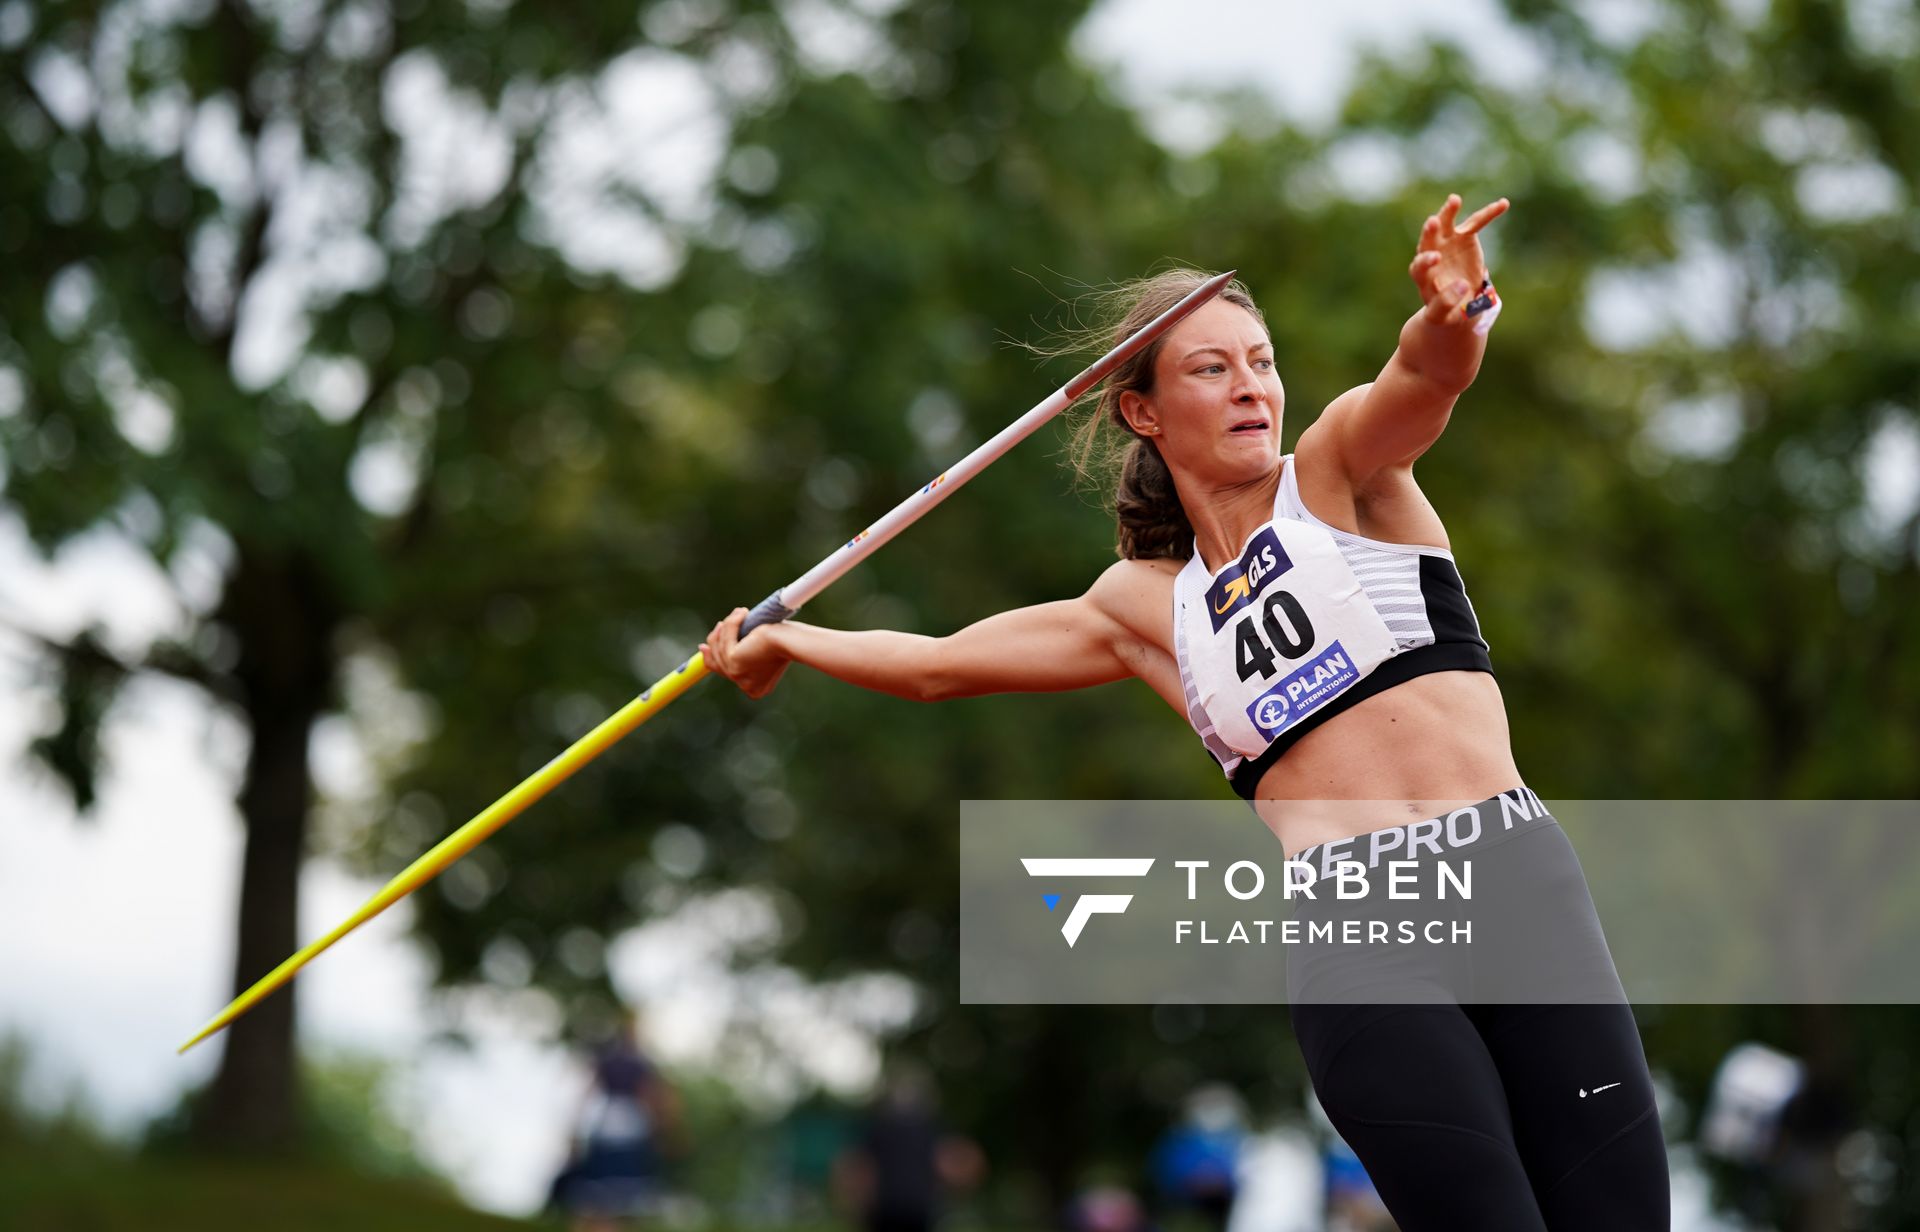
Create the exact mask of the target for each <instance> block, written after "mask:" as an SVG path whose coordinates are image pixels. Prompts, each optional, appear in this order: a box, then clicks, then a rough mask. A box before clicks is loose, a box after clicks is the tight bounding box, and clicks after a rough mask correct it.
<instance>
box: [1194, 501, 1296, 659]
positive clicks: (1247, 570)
mask: <svg viewBox="0 0 1920 1232" xmlns="http://www.w3.org/2000/svg"><path fill="white" fill-rule="evenodd" d="M1291 568H1293V558H1292V557H1290V556H1288V555H1287V550H1286V549H1285V548H1283V547H1281V546H1280V536H1279V535H1278V534H1276V533H1275V532H1274V529H1273V527H1271V526H1269V527H1267V528H1265V529H1264V530H1262V531H1261V532H1260V533H1259V534H1257V535H1255V536H1254V537H1253V542H1251V543H1249V544H1247V550H1246V551H1244V552H1242V553H1240V559H1239V560H1238V561H1236V562H1235V563H1233V564H1231V565H1228V566H1227V567H1226V568H1225V569H1222V570H1221V571H1220V572H1219V574H1217V575H1216V576H1215V577H1214V580H1213V583H1212V584H1211V585H1209V586H1208V587H1207V607H1208V609H1209V611H1208V613H1207V615H1208V618H1209V619H1210V620H1212V621H1213V631H1214V632H1215V633H1218V632H1220V629H1221V627H1222V626H1223V625H1225V624H1226V623H1227V620H1228V618H1230V617H1231V616H1232V615H1233V614H1234V613H1235V612H1237V611H1239V610H1240V609H1241V608H1243V607H1245V606H1247V604H1249V603H1252V602H1253V601H1254V600H1255V599H1257V598H1259V597H1260V592H1261V591H1262V590H1264V589H1266V585H1267V583H1268V582H1271V581H1272V580H1273V579H1275V578H1277V577H1279V576H1280V575H1281V574H1283V573H1285V572H1286V571H1287V570H1289V569H1291Z"/></svg>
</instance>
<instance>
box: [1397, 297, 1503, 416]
mask: <svg viewBox="0 0 1920 1232" xmlns="http://www.w3.org/2000/svg"><path fill="white" fill-rule="evenodd" d="M1486 353H1487V339H1486V336H1485V335H1483V334H1476V333H1474V332H1473V329H1472V327H1471V326H1470V325H1468V324H1466V323H1465V322H1464V321H1456V320H1454V319H1452V318H1451V317H1450V318H1449V319H1448V320H1447V321H1445V322H1440V321H1435V320H1434V319H1433V318H1432V317H1430V316H1428V315H1427V311H1426V309H1424V308H1423V309H1421V310H1420V311H1419V312H1416V313H1414V314H1413V317H1412V318H1411V319H1410V320H1409V321H1408V322H1407V323H1406V324H1405V325H1404V326H1402V327H1401V329H1400V358H1401V360H1402V362H1404V363H1405V364H1406V365H1407V367H1409V368H1411V369H1412V370H1413V371H1415V372H1417V373H1419V374H1420V375H1421V376H1422V377H1425V378H1426V379H1427V380H1428V381H1429V382H1431V383H1432V384H1434V385H1436V386H1439V387H1440V388H1441V389H1444V390H1446V391H1448V392H1450V393H1453V394H1456V395H1458V394H1460V393H1463V392H1465V390H1466V388H1467V386H1469V385H1471V384H1473V378H1474V377H1475V376H1477V375H1478V374H1479V372H1480V360H1481V359H1482V358H1483V357H1484V356H1485V355H1486Z"/></svg>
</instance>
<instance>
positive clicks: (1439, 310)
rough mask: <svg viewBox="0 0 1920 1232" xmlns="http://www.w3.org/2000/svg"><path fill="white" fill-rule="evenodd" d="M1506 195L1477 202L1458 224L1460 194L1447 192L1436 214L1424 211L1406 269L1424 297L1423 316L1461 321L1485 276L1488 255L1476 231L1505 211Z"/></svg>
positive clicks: (1450, 322) (1446, 321)
mask: <svg viewBox="0 0 1920 1232" xmlns="http://www.w3.org/2000/svg"><path fill="white" fill-rule="evenodd" d="M1507 204H1508V203H1507V199H1506V198H1505V197H1502V198H1500V199H1499V200H1498V201H1495V202H1494V203H1493V204H1491V205H1484V206H1481V207H1480V209H1478V210H1476V211H1475V212H1474V214H1473V215H1472V217H1470V218H1468V219H1467V220H1466V221H1465V222H1463V223H1460V224H1459V225H1458V226H1456V225H1454V219H1456V218H1458V217H1459V216H1460V196H1459V194H1457V193H1452V194H1449V195H1448V197H1447V203H1446V204H1445V205H1443V206H1441V207H1440V212H1439V213H1438V214H1433V215H1430V216H1428V218H1427V223H1426V225H1425V226H1423V227H1421V228H1420V247H1419V250H1418V251H1417V252H1415V253H1414V257H1413V264H1412V265H1409V266H1408V267H1407V273H1408V275H1409V276H1411V277H1412V278H1413V282H1414V285H1415V286H1417V287H1419V288H1420V298H1421V299H1423V300H1425V301H1426V305H1427V316H1428V318H1429V319H1431V320H1433V321H1435V322H1442V323H1447V324H1455V325H1457V324H1460V323H1462V322H1464V321H1466V319H1467V312H1466V309H1467V305H1468V304H1469V303H1471V302H1472V300H1473V298H1474V297H1475V296H1477V295H1479V294H1480V284H1481V283H1483V282H1485V281H1486V278H1487V259H1486V256H1485V255H1484V254H1482V253H1481V251H1480V231H1481V229H1482V228H1484V227H1485V226H1486V225H1487V224H1488V223H1490V222H1492V221H1493V220H1494V219H1496V218H1498V217H1500V215H1502V214H1504V213H1506V212H1507Z"/></svg>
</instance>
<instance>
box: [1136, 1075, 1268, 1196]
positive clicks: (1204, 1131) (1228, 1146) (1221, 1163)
mask: <svg viewBox="0 0 1920 1232" xmlns="http://www.w3.org/2000/svg"><path fill="white" fill-rule="evenodd" d="M1246 1126H1247V1117H1246V1109H1245V1107H1244V1105H1243V1104H1242V1103H1241V1101H1240V1097H1239V1095H1237V1094H1236V1093H1235V1092H1234V1091H1233V1089H1232V1088H1231V1087H1228V1086H1224V1085H1221V1084H1218V1083H1214V1084H1209V1085H1207V1086H1203V1087H1199V1088H1197V1089H1196V1090H1194V1092H1193V1093H1192V1094H1191V1095H1189V1096H1187V1103H1186V1107H1185V1109H1184V1110H1183V1111H1182V1114H1181V1118H1180V1121H1179V1123H1178V1124H1176V1125H1174V1126H1173V1127H1172V1128H1171V1129H1169V1130H1168V1131H1167V1132H1166V1133H1165V1134H1164V1135H1162V1137H1161V1139H1160V1141H1159V1143H1158V1145H1156V1146H1155V1147H1154V1148H1153V1183H1154V1188H1155V1189H1156V1190H1157V1191H1158V1193H1159V1197H1160V1202H1161V1205H1162V1206H1163V1207H1164V1208H1165V1209H1166V1210H1167V1211H1168V1212H1170V1213H1172V1212H1181V1213H1188V1214H1192V1215H1196V1216H1198V1217H1199V1218H1200V1219H1201V1220H1202V1221H1203V1222H1204V1223H1205V1225H1206V1226H1207V1227H1209V1228H1215V1229H1223V1228H1225V1227H1226V1226H1227V1219H1228V1217H1229V1216H1230V1215H1232V1213H1233V1199H1234V1195H1235V1194H1237V1193H1238V1192H1239V1189H1240V1182H1239V1167H1240V1151H1241V1149H1242V1148H1243V1147H1244V1146H1245V1145H1246V1138H1247V1128H1246Z"/></svg>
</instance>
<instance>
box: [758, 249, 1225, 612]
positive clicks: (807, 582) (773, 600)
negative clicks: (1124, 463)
mask: <svg viewBox="0 0 1920 1232" xmlns="http://www.w3.org/2000/svg"><path fill="white" fill-rule="evenodd" d="M1236 272H1237V271H1234V270H1228V271H1227V272H1226V273H1224V274H1216V275H1214V276H1213V277H1212V278H1209V279H1207V280H1206V281H1205V282H1203V283H1201V284H1200V285H1199V286H1197V287H1195V288H1194V289H1193V290H1192V291H1190V292H1188V293H1187V295H1186V296H1185V298H1183V299H1181V301H1180V302H1179V303H1177V304H1175V305H1174V306H1173V307H1171V308H1169V309H1167V310H1166V311H1165V312H1163V313H1161V314H1160V315H1159V316H1157V317H1155V318H1154V319H1153V320H1151V321H1149V322H1147V323H1146V324H1145V325H1143V326H1141V327H1140V328H1139V329H1138V330H1136V331H1134V333H1133V335H1132V336H1131V337H1130V338H1128V339H1127V340H1126V341H1124V342H1122V343H1121V344H1120V345H1119V346H1117V347H1115V348H1113V350H1111V351H1108V352H1107V353H1106V354H1105V355H1103V356H1101V357H1100V358H1099V359H1097V360H1095V361H1094V362H1093V363H1092V364H1090V365H1088V366H1087V368H1086V369H1085V370H1084V371H1082V372H1081V373H1080V375H1079V376H1076V377H1074V378H1073V379H1072V380H1071V381H1068V382H1067V383H1066V384H1065V385H1062V386H1061V387H1060V388H1059V389H1056V390H1055V391H1053V393H1052V394H1050V395H1048V396H1047V398H1046V399H1045V400H1044V401H1042V402H1041V403H1040V404H1039V405H1037V406H1035V407H1034V408H1033V409H1032V410H1030V411H1028V412H1027V413H1026V414H1024V415H1022V416H1021V417H1020V418H1018V419H1016V420H1014V421H1013V422H1012V423H1010V424H1008V425H1007V426H1006V427H1004V428H1002V429H1000V431H998V432H996V433H994V434H993V436H992V437H990V438H989V439H988V440H987V441H985V442H984V443H983V444H981V445H980V446H979V447H978V448H977V449H975V450H974V451H973V452H972V453H970V454H968V455H967V456H966V457H964V458H962V459H960V460H959V461H958V462H956V463H954V464H953V465H952V466H950V467H948V468H947V469H946V470H944V471H941V472H940V473H939V474H938V475H936V476H934V477H933V480H932V481H931V482H930V483H928V484H927V486H926V487H924V488H921V489H920V490H919V491H918V492H915V493H914V494H913V495H911V496H909V497H907V499H905V500H903V501H901V502H900V503H899V504H897V505H895V506H894V507H893V508H892V509H891V510H889V511H888V512H887V514H886V516H884V517H882V518H881V519H880V520H879V521H877V522H875V523H874V524H873V525H871V526H869V527H867V529H865V530H863V531H861V532H860V533H859V534H857V535H855V536H854V537H853V538H851V539H849V540H847V541H846V543H845V544H843V545H842V546H840V547H839V548H836V549H835V550H834V551H833V552H831V553H830V554H828V556H827V557H826V559H824V560H822V561H821V562H820V563H819V564H817V565H815V566H814V567H813V568H811V569H809V570H807V571H806V572H805V573H803V574H801V575H800V576H799V577H798V578H795V579H794V580H793V581H792V582H789V583H788V584H787V585H785V586H782V587H781V588H780V589H779V590H776V591H774V592H773V593H772V594H770V595H768V596H767V597H766V598H764V599H762V600H761V601H760V602H759V603H758V604H756V605H755V606H754V609H753V611H751V612H749V613H748V614H747V618H746V620H745V621H743V622H742V623H741V625H740V636H741V637H745V636H746V635H747V634H749V633H751V632H752V631H753V630H754V629H756V628H758V627H759V626H761V625H764V624H773V623H775V622H777V621H782V620H785V619H787V618H788V617H790V616H792V615H794V614H795V613H797V612H798V611H799V610H800V609H801V608H802V607H804V606H806V604H807V602H808V601H809V600H811V599H812V598H813V597H814V596H815V595H817V594H819V593H820V592H821V591H823V590H825V589H826V588H827V587H829V586H831V585H833V583H835V582H837V581H839V580H840V577H841V575H842V574H844V573H846V572H847V570H849V569H851V568H853V567H854V566H855V565H857V564H859V563H860V562H861V561H863V560H865V559H866V558H867V557H868V556H870V555H872V554H873V553H874V552H876V551H878V550H879V549H880V547H881V546H882V545H884V544H885V543H886V542H887V541H888V540H890V539H892V538H893V537H894V536H895V535H897V534H899V533H900V532H901V531H903V530H905V529H906V528H907V527H909V526H911V525H913V524H914V523H915V522H916V521H918V520H919V519H920V517H921V515H922V514H924V513H926V512H927V511H928V510H929V509H932V508H933V507H934V506H935V505H938V504H939V503H940V502H941V501H943V500H945V499H947V497H948V496H949V495H951V494H952V493H953V492H954V491H955V490H957V489H958V488H959V487H960V486H961V485H962V484H964V483H966V482H967V480H969V479H972V478H973V477H974V476H975V475H978V474H979V473H980V472H981V471H983V470H985V469H986V468H987V467H988V466H989V465H990V464H992V463H993V462H994V461H995V460H996V459H998V458H999V457H1000V455H1001V454H1004V453H1006V452H1007V451H1008V450H1009V449H1012V448H1013V447H1014V446H1015V445H1018V444H1019V443H1020V442H1021V441H1023V440H1025V439H1026V438H1027V437H1029V436H1031V435H1033V433H1034V432H1036V431H1037V430H1039V428H1040V425H1042V424H1044V423H1046V422H1047V421H1048V420H1050V419H1052V418H1053V417H1054V416H1055V415H1058V414H1059V413H1060V412H1061V411H1064V410H1066V409H1067V408H1068V407H1069V406H1072V405H1073V402H1074V400H1075V399H1077V398H1078V397H1079V396H1080V395H1081V394H1084V393H1086V392H1087V391H1088V390H1089V389H1092V388H1093V387H1094V386H1095V385H1098V384H1099V383H1100V382H1101V381H1102V380H1104V379H1105V378H1106V377H1107V376H1108V375H1109V374H1110V373H1112V372H1113V370H1114V369H1115V368H1118V367H1119V366H1120V365H1121V364H1123V363H1125V362H1126V361H1127V360H1129V359H1131V358H1132V357H1133V356H1135V355H1136V354H1138V353H1139V352H1140V351H1141V350H1142V349H1144V348H1146V347H1148V346H1151V345H1152V344H1153V341H1154V340H1155V339H1156V338H1158V337H1160V336H1161V335H1162V334H1164V333H1166V332H1167V331H1168V330H1170V329H1172V328H1173V327H1174V326H1175V325H1177V324H1179V323H1180V322H1181V321H1182V320H1184V319H1186V317H1187V316H1188V315H1189V314H1191V313H1192V312H1193V311H1194V310H1195V309H1197V308H1199V307H1200V305H1202V304H1204V303H1206V302H1207V301H1208V300H1210V299H1212V298H1213V297H1214V296H1216V295H1218V294H1219V293H1220V292H1221V291H1222V290H1223V289H1225V287H1226V285H1227V284H1228V283H1229V282H1232V281H1233V276H1234V274H1235V273H1236Z"/></svg>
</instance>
